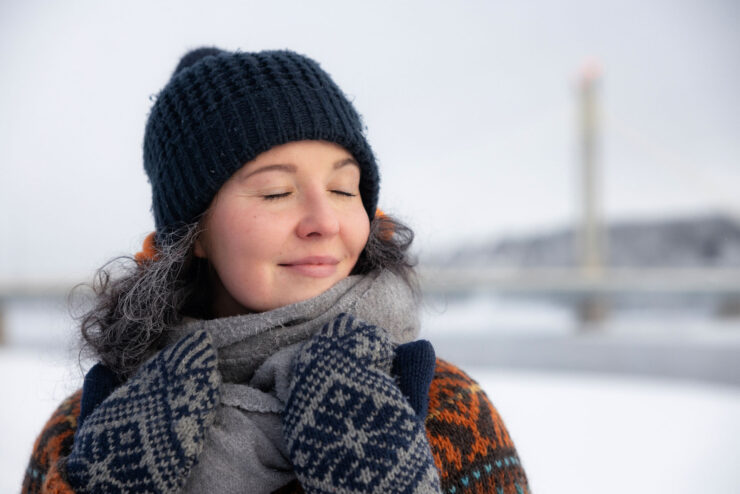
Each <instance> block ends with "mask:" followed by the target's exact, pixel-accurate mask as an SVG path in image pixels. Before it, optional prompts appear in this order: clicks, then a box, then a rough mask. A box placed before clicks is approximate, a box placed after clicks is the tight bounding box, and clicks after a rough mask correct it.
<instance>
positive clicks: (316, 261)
mask: <svg viewBox="0 0 740 494" xmlns="http://www.w3.org/2000/svg"><path fill="white" fill-rule="evenodd" d="M359 184H360V169H359V166H358V164H357V162H355V160H354V159H353V158H352V155H351V154H349V153H348V152H347V151H346V150H345V149H344V148H342V147H341V146H339V145H337V144H333V143H329V142H325V141H297V142H290V143H287V144H283V145H280V146H276V147H274V148H272V149H270V150H269V151H266V152H264V153H262V154H260V155H259V156H257V157H256V158H255V159H254V160H253V161H250V162H249V163H247V164H246V165H244V166H243V167H242V168H241V169H239V171H237V172H236V173H235V174H234V175H233V176H232V177H231V178H230V179H229V180H228V181H227V182H226V183H224V185H223V186H222V187H221V189H220V190H219V192H218V194H217V195H216V197H215V198H214V200H213V203H212V204H211V207H210V208H209V210H208V212H207V213H206V216H205V219H204V231H203V232H202V233H201V235H200V237H199V238H198V240H196V242H195V245H194V252H195V255H196V256H198V257H202V258H207V259H208V260H209V261H210V263H211V264H212V265H213V267H214V269H215V271H216V274H217V275H218V279H217V280H215V281H216V282H215V286H214V290H215V294H214V307H213V310H214V312H215V314H216V315H217V316H219V317H223V316H229V315H236V314H243V313H246V312H263V311H267V310H271V309H275V308H277V307H282V306H284V305H288V304H292V303H294V302H298V301H301V300H306V299H309V298H311V297H314V296H316V295H319V294H320V293H322V292H324V291H325V290H327V289H328V288H330V287H331V286H332V285H334V284H335V283H337V282H338V281H339V280H341V279H343V278H345V277H346V276H348V275H349V273H350V271H352V268H353V267H354V265H355V263H356V262H357V258H358V257H359V255H360V252H362V249H363V248H364V247H365V243H366V242H367V238H368V234H369V231H370V221H369V219H368V216H367V213H366V211H365V208H364V207H363V205H362V200H361V198H360V192H359Z"/></svg>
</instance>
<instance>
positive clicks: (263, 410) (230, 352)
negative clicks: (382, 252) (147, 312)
mask: <svg viewBox="0 0 740 494" xmlns="http://www.w3.org/2000/svg"><path fill="white" fill-rule="evenodd" d="M343 312H344V313H349V314H352V315H354V316H355V317H357V318H358V319H361V320H363V321H366V322H368V323H370V324H374V325H377V326H379V327H382V328H385V329H386V330H387V331H388V332H389V334H390V336H391V338H392V340H393V341H395V342H396V343H406V342H409V341H413V340H414V339H415V338H416V336H417V335H418V331H419V325H418V311H417V307H416V301H415V297H414V295H413V293H412V291H411V289H410V288H409V287H408V286H407V285H406V283H405V282H404V281H403V280H401V279H400V278H398V277H397V276H395V275H393V274H392V273H390V272H388V271H383V272H380V273H372V274H369V275H365V276H350V277H348V278H346V279H344V280H342V281H340V282H339V283H337V284H336V285H334V286H333V287H332V288H330V289H329V290H328V291H326V292H324V293H323V294H321V295H319V296H318V297H315V298H312V299H310V300H306V301H303V302H299V303H296V304H292V305H289V306H285V307H281V308H278V309H275V310H272V311H269V312H263V313H256V314H247V315H243V316H235V317H228V318H223V319H214V320H208V321H191V322H188V323H186V324H184V325H182V326H179V327H177V328H174V329H173V331H172V334H171V335H170V339H171V340H172V341H176V340H178V339H180V338H182V337H183V336H184V335H185V334H189V333H192V332H196V331H199V330H203V329H205V330H206V331H208V332H209V333H210V335H211V339H212V341H213V344H214V346H215V347H216V350H217V352H218V368H219V371H220V373H221V376H222V384H221V388H220V396H221V399H220V404H219V406H218V407H217V409H216V412H215V420H214V422H213V425H211V427H210V429H209V430H208V431H207V433H206V438H205V445H204V448H203V451H202V453H201V454H200V455H199V459H198V463H197V465H195V466H194V467H193V469H192V471H191V473H190V476H189V477H188V480H187V482H186V484H185V487H184V489H183V492H188V493H195V492H223V493H231V492H234V493H236V492H239V493H243V492H250V493H260V492H265V493H268V492H272V491H274V490H275V489H278V488H280V487H282V486H284V485H285V484H287V483H289V482H290V481H291V480H292V479H293V478H294V474H293V469H292V466H291V462H290V460H289V458H288V453H287V450H286V446H285V441H284V439H283V435H282V421H281V414H282V412H283V409H284V407H285V403H286V401H287V399H288V391H289V386H290V381H291V373H292V362H293V357H294V355H295V353H296V352H297V351H298V349H299V348H300V346H301V343H303V342H305V341H306V340H308V339H309V338H310V337H311V336H312V335H314V334H315V333H316V332H318V331H319V330H320V329H321V327H322V326H324V325H325V324H326V323H328V322H329V321H331V320H332V319H334V318H335V317H336V316H337V315H338V314H340V313H343Z"/></svg>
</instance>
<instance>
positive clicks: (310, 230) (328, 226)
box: [296, 192, 339, 238]
mask: <svg viewBox="0 0 740 494" xmlns="http://www.w3.org/2000/svg"><path fill="white" fill-rule="evenodd" d="M337 214H338V213H337V211H335V209H334V207H333V206H332V204H331V202H330V200H329V198H328V196H327V195H326V193H325V192H319V193H315V194H310V195H307V197H305V198H304V201H303V204H302V211H301V219H300V221H299V222H298V227H297V229H296V231H297V234H298V236H299V237H301V238H321V237H329V236H332V235H336V234H337V233H338V232H339V217H338V216H337Z"/></svg>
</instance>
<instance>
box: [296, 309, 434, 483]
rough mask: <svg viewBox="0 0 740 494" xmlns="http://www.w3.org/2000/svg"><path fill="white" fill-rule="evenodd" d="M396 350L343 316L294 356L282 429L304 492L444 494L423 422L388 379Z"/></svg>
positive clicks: (381, 335)
mask: <svg viewBox="0 0 740 494" xmlns="http://www.w3.org/2000/svg"><path fill="white" fill-rule="evenodd" d="M394 347H395V345H394V344H393V343H392V342H391V340H390V338H389V336H388V333H387V332H386V331H385V330H383V329H381V328H376V327H375V326H370V325H367V324H364V323H362V322H360V321H357V320H355V319H354V318H353V317H352V316H350V315H347V314H340V315H339V316H337V317H336V318H335V319H334V320H333V321H332V322H330V323H328V324H327V325H326V326H324V327H323V328H322V329H321V331H320V332H319V333H318V334H317V335H316V336H314V337H313V338H312V339H311V340H310V341H309V342H308V343H307V344H306V345H304V347H303V348H302V349H301V350H300V351H299V353H298V354H297V355H296V361H295V371H294V375H293V381H292V383H291V394H290V398H289V399H288V402H287V404H286V408H285V416H284V418H283V430H284V432H285V439H286V442H287V446H288V451H289V454H290V458H291V461H292V463H293V468H294V469H295V473H296V476H297V477H298V480H299V481H300V483H301V486H302V487H303V489H304V490H305V491H306V492H307V493H309V494H313V493H368V492H383V493H388V492H399V493H401V492H403V493H437V492H440V487H439V478H438V474H437V470H436V468H435V466H434V459H433V457H432V453H431V450H430V449H429V443H428V442H427V438H426V434H425V429H424V422H423V417H422V418H420V417H419V416H418V415H417V413H416V411H415V410H414V408H412V407H411V405H410V404H409V402H408V401H407V399H406V398H405V397H404V395H403V393H402V392H401V389H400V388H399V387H398V386H397V385H396V383H395V381H394V379H393V377H392V376H391V367H392V365H393V361H394V357H395V353H394V349H395V348H394Z"/></svg>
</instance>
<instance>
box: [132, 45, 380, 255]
mask: <svg viewBox="0 0 740 494" xmlns="http://www.w3.org/2000/svg"><path fill="white" fill-rule="evenodd" d="M304 139H311V140H325V141H330V142H334V143H337V144H339V145H341V146H343V147H344V148H345V149H346V150H347V151H349V152H350V153H351V154H352V156H353V157H354V158H355V159H356V160H357V162H358V163H359V164H360V170H361V174H360V195H361V196H362V202H363V205H364V206H365V210H366V211H367V214H368V216H369V217H370V219H372V218H373V217H374V216H375V209H376V207H377V202H378V191H379V175H378V167H377V165H376V163H375V157H374V156H373V152H372V149H371V148H370V145H369V144H368V142H367V140H366V139H365V135H364V132H363V124H362V121H361V118H360V116H359V115H358V113H357V112H356V111H355V109H354V107H353V106H352V103H350V101H349V100H348V99H347V97H346V96H345V95H344V93H342V91H341V90H340V89H339V88H338V87H337V85H336V84H334V81H332V80H331V78H330V76H329V74H327V73H326V72H324V71H323V70H322V69H321V67H319V65H318V64H317V63H316V62H314V61H313V60H311V59H310V58H308V57H305V56H303V55H299V54H297V53H294V52H292V51H262V52H257V53H241V52H234V53H232V52H226V51H223V50H219V49H217V48H199V49H197V50H193V51H191V52H189V53H187V54H186V55H185V56H183V57H182V59H181V60H180V62H179V64H178V65H177V68H176V69H175V72H174V74H173V75H172V77H171V78H170V81H169V82H168V83H167V85H166V86H165V87H164V89H162V91H161V92H160V93H159V95H158V96H157V100H156V102H155V103H154V106H153V107H152V110H151V113H150V115H149V120H148V122H147V125H146V132H145V135H144V169H145V170H146V173H147V175H148V176H149V182H150V183H151V186H152V210H153V212H154V221H155V225H156V233H157V235H156V237H157V238H156V241H157V243H158V244H160V245H162V244H168V243H171V242H173V241H175V240H177V238H179V236H178V234H179V233H180V232H181V231H182V228H183V227H184V226H185V225H188V224H190V223H192V222H193V221H195V220H197V218H198V217H199V216H200V215H201V214H202V213H203V212H205V211H206V209H207V208H208V206H209V205H210V203H211V201H212V200H213V198H214V196H215V195H216V193H217V192H218V190H219V189H220V188H221V186H222V185H223V184H224V182H226V181H227V180H228V179H229V177H231V175H232V174H234V172H236V171H237V170H238V169H239V168H241V167H242V166H243V165H244V164H245V163H247V162H249V161H251V160H253V159H254V158H255V157H257V155H258V154H260V153H262V152H264V151H267V150H268V149H270V148H272V147H274V146H277V145H279V144H284V143H286V142H291V141H300V140H304Z"/></svg>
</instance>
